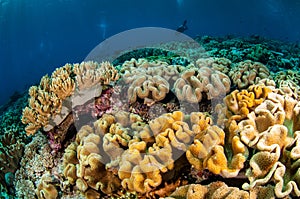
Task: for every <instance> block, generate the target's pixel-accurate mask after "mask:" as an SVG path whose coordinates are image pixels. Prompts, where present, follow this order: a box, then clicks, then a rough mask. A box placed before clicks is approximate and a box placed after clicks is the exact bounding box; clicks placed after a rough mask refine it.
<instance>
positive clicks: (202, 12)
mask: <svg viewBox="0 0 300 199" xmlns="http://www.w3.org/2000/svg"><path fill="white" fill-rule="evenodd" d="M184 20H187V26H188V30H186V31H185V32H184V33H185V34H187V35H188V36H190V37H195V36H196V35H212V36H219V35H227V34H234V35H239V36H244V35H245V36H247V35H253V34H257V35H260V36H265V37H268V38H274V39H279V40H286V41H292V42H299V41H300V25H299V24H300V1H298V0H247V1H245V0H227V1H224V0H151V1H145V0H118V1H114V0H88V1H84V0H0V69H1V72H0V93H1V95H0V96H1V97H0V105H2V104H3V103H6V102H7V101H8V99H9V97H10V96H11V95H12V94H13V93H14V92H16V91H17V92H23V91H25V90H27V89H28V87H29V86H30V85H32V84H35V83H38V82H39V80H40V78H41V77H42V76H43V75H45V74H47V73H48V74H51V72H52V71H53V70H54V69H55V68H56V67H60V66H62V65H64V64H65V63H67V62H70V63H75V62H81V61H83V60H84V58H85V57H86V56H87V54H88V53H89V52H90V51H91V50H92V49H93V48H94V47H95V46H97V45H98V44H99V43H100V42H102V41H103V40H105V39H106V38H109V37H110V36H113V35H115V34H117V33H120V32H122V31H125V30H130V29H133V28H139V27H162V28H168V29H176V28H177V27H178V26H179V25H180V24H182V22H183V21H184Z"/></svg>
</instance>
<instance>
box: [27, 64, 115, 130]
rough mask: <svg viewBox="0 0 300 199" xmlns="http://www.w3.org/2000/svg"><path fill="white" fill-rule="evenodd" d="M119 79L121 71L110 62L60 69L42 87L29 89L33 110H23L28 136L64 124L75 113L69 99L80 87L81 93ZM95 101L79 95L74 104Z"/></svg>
mask: <svg viewBox="0 0 300 199" xmlns="http://www.w3.org/2000/svg"><path fill="white" fill-rule="evenodd" d="M118 78H119V76H118V73H117V71H116V70H115V69H114V68H113V66H112V65H110V64H109V63H108V62H103V63H101V64H98V63H96V62H82V63H81V64H75V65H71V64H66V65H65V66H63V67H61V68H57V69H56V70H55V71H54V72H53V73H52V75H51V77H49V76H47V75H46V76H44V77H43V78H42V79H41V82H40V84H39V86H32V87H30V89H29V95H30V98H29V101H28V102H29V106H27V107H26V108H25V109H24V110H23V117H22V122H23V123H24V124H27V127H26V129H25V130H26V133H27V134H28V135H30V134H34V133H35V132H36V131H37V130H38V129H39V128H41V127H44V128H45V129H47V130H51V129H52V128H53V127H54V126H55V125H58V124H60V122H62V121H63V119H64V118H65V117H66V116H67V115H68V114H69V113H70V112H71V110H72V107H71V103H70V99H69V97H70V96H71V95H73V94H74V92H75V87H76V86H77V89H76V91H77V92H79V93H80V92H83V90H84V89H86V88H91V87H92V86H94V85H96V84H100V85H103V84H109V83H110V82H111V81H116V80H117V79H118ZM98 92H99V91H98ZM89 93H91V92H89ZM100 94H101V89H100V93H99V95H100ZM93 97H95V96H94V95H93V96H90V95H88V96H87V97H86V96H85V98H87V99H84V100H83V97H82V96H81V97H80V98H79V99H78V95H76V96H75V97H74V99H73V103H75V104H78V103H84V102H86V101H88V100H89V99H91V98H93ZM78 101H79V102H78ZM73 105H74V104H73ZM74 106H75V105H74Z"/></svg>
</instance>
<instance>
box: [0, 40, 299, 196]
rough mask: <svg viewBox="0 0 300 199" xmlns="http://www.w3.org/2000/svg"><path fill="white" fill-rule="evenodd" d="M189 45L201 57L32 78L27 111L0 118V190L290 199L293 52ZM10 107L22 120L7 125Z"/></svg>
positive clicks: (134, 60)
mask: <svg viewBox="0 0 300 199" xmlns="http://www.w3.org/2000/svg"><path fill="white" fill-rule="evenodd" d="M196 40H197V41H198V42H199V43H200V45H201V46H202V47H203V48H204V49H205V50H206V52H205V53H204V52H203V51H201V50H199V49H198V50H199V51H197V49H196V48H194V49H191V51H190V52H189V56H186V57H178V56H175V55H174V56H173V55H172V56H167V55H163V54H162V55H151V53H148V54H149V55H148V56H145V57H143V58H140V57H134V56H133V57H129V58H128V59H127V60H126V61H123V62H122V61H120V60H119V62H117V61H116V62H115V63H118V64H117V65H113V64H112V63H110V62H102V63H97V62H93V61H85V62H82V63H79V64H66V65H64V66H62V67H60V68H57V69H56V70H55V71H54V72H53V73H52V74H51V76H47V75H46V76H44V77H42V79H41V81H40V84H39V85H36V86H32V87H31V88H30V89H29V98H28V103H26V105H25V106H26V107H25V106H24V105H20V104H22V103H21V102H18V101H17V102H16V105H15V106H18V107H16V108H13V109H9V110H7V111H6V113H5V114H3V116H2V117H1V120H2V121H3V122H6V123H3V124H2V126H1V132H3V133H2V135H1V137H0V139H1V145H0V147H1V156H0V158H1V163H0V164H1V167H0V168H1V175H0V177H1V178H0V179H1V189H2V194H3V195H4V194H7V197H11V198H14V197H16V198H39V199H55V198H89V199H92V198H167V199H176V198H197V199H199V198H296V197H300V187H299V184H300V102H299V98H300V95H299V94H300V93H299V90H298V89H299V82H300V73H299V72H298V70H297V69H298V67H299V63H300V62H299V51H300V49H299V48H298V47H297V46H292V45H291V44H284V43H280V42H277V41H272V40H266V39H263V38H260V37H259V38H258V37H249V38H229V37H227V38H212V37H208V36H204V37H199V38H196ZM166 45H168V46H169V47H170V46H172V44H166ZM182 45H185V44H182ZM160 48H161V49H164V45H161V46H160ZM174 49H178V48H174ZM146 51H147V49H146ZM141 52H142V50H141ZM143 52H145V49H143ZM149 52H150V50H149ZM138 53H139V51H136V52H135V54H138ZM175 54H176V50H175ZM128 55H130V53H129V54H128ZM191 58H192V59H191ZM176 60H177V61H176ZM180 60H181V61H182V62H181V61H180ZM220 96H221V97H220ZM24 98H25V99H27V96H24ZM20 100H21V98H20ZM23 101H24V99H23ZM17 103H20V104H19V105H18V104H17ZM23 104H24V103H23ZM20 109H23V112H22V123H23V124H22V123H20V122H17V121H19V120H18V118H15V120H13V121H12V119H11V120H9V119H8V118H12V117H10V115H13V113H14V111H16V110H20ZM24 124H25V125H26V126H24ZM3 125H5V126H3ZM8 126H10V128H8ZM24 129H25V130H24ZM24 131H25V132H26V134H27V136H25V132H24ZM29 138H30V139H29ZM19 162H20V163H19Z"/></svg>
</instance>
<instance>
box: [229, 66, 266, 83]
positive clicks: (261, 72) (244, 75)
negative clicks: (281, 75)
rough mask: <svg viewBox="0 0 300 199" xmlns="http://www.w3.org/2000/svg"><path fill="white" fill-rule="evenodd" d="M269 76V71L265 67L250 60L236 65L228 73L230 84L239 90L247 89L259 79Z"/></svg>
mask: <svg viewBox="0 0 300 199" xmlns="http://www.w3.org/2000/svg"><path fill="white" fill-rule="evenodd" d="M269 74H270V72H269V69H268V68H267V67H266V66H265V65H263V64H261V63H259V62H253V61H250V60H246V61H242V62H239V63H237V64H236V65H235V66H233V68H232V70H231V71H230V72H229V76H230V78H231V79H232V82H233V83H234V84H235V85H237V87H238V88H239V89H242V88H247V87H248V86H250V85H254V84H256V83H258V82H259V81H260V80H261V79H265V78H269Z"/></svg>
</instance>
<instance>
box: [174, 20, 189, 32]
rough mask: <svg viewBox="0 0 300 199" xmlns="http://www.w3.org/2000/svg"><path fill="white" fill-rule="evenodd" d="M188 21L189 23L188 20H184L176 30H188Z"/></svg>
mask: <svg viewBox="0 0 300 199" xmlns="http://www.w3.org/2000/svg"><path fill="white" fill-rule="evenodd" d="M186 23H187V20H184V22H183V24H182V25H180V26H179V27H178V28H177V29H176V31H177V32H181V33H183V32H184V31H186V30H187V29H188V27H187V25H186Z"/></svg>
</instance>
